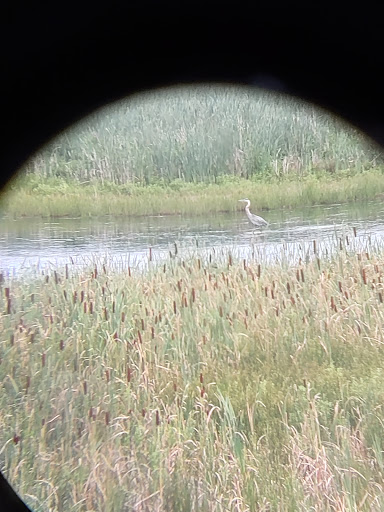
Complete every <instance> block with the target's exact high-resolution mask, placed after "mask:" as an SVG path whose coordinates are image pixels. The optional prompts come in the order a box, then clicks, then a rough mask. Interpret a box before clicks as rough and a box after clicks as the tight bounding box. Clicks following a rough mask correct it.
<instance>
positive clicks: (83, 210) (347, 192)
mask: <svg viewBox="0 0 384 512" xmlns="http://www.w3.org/2000/svg"><path fill="white" fill-rule="evenodd" d="M382 194H384V176H383V174H382V172H381V170H371V171H365V172H363V173H358V174H354V175H352V176H343V175H341V176H340V175H336V176H335V177H329V176H320V177H319V176H315V175H309V176H306V177H305V178H304V179H302V180H299V179H296V180H293V179H289V180H288V179H287V180H283V181H279V180H276V179H269V180H267V179H265V180H260V181H251V180H246V179H241V178H239V179H236V180H228V181H224V182H223V183H220V184H212V183H211V184H204V183H197V184H193V183H182V184H180V183H177V184H173V183H170V184H169V185H166V186H165V185H149V186H138V185H132V186H128V185H116V184H113V183H107V182H104V183H101V182H93V183H86V184H80V183H77V182H75V181H67V180H64V179H61V178H60V179H59V178H56V179H49V180H42V179H37V178H36V177H33V179H31V178H30V177H27V179H24V180H23V179H19V181H17V182H15V183H14V184H13V185H12V186H10V187H8V189H7V190H6V191H5V192H4V195H3V197H2V198H1V200H0V214H1V215H2V216H3V217H6V218H14V219H20V218H52V219H55V218H58V219H60V218H86V217H99V218H103V217H116V218H117V217H120V218H124V217H127V218H128V217H137V218H140V217H144V216H145V217H148V216H164V217H165V216H176V215H181V216H183V215H185V216H204V215H208V214H209V215H214V214H218V213H229V212H235V211H242V210H243V207H242V206H241V205H240V203H238V199H242V198H244V197H248V198H249V199H250V200H251V211H253V212H255V213H257V212H268V211H276V210H292V209H296V208H304V207H321V206H325V205H333V204H352V203H359V202H366V201H369V200H375V199H378V198H380V196H381V195H382Z"/></svg>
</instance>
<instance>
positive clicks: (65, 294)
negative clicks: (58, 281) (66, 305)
mask: <svg viewBox="0 0 384 512" xmlns="http://www.w3.org/2000/svg"><path fill="white" fill-rule="evenodd" d="M63 295H64V299H65V300H67V291H66V290H64V291H63Z"/></svg>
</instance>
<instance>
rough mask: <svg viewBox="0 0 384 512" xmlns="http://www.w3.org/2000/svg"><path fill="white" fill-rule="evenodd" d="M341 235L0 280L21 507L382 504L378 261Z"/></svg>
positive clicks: (4, 417)
mask: <svg viewBox="0 0 384 512" xmlns="http://www.w3.org/2000/svg"><path fill="white" fill-rule="evenodd" d="M345 247H346V246H344V245H342V246H341V248H340V249H339V251H338V253H337V254H336V255H335V256H334V257H332V258H330V259H328V260H324V259H321V258H319V257H318V254H319V251H318V246H317V245H316V244H314V245H313V258H311V260H310V261H308V262H307V263H304V262H302V261H299V262H298V263H297V264H296V265H294V266H288V265H287V266H284V265H274V266H271V267H268V268H265V267H264V266H263V265H261V264H259V263H257V262H254V263H247V262H245V261H236V260H235V259H234V258H233V256H231V254H228V257H227V259H226V262H225V264H224V263H220V262H215V261H214V258H207V259H206V260H204V261H203V260H202V259H201V258H199V257H197V256H196V257H194V258H191V259H189V260H187V261H186V260H182V259H180V257H179V255H176V254H174V255H173V257H172V258H170V259H169V261H166V262H165V263H164V264H161V265H156V266H153V267H152V266H151V265H150V266H149V270H148V272H146V273H140V274H139V273H135V272H134V271H132V270H130V269H127V270H126V271H125V272H120V273H116V272H113V271H111V270H109V269H108V267H106V266H102V265H100V266H97V267H94V268H92V269H90V270H89V271H82V272H81V273H77V274H72V271H71V268H68V267H67V268H66V269H63V270H61V271H59V270H57V271H54V272H52V273H50V274H49V275H46V276H42V277H41V278H38V279H32V280H29V281H23V282H19V281H17V280H11V281H5V282H2V285H1V293H0V309H1V331H2V338H1V345H0V348H1V359H0V376H1V382H2V393H1V395H0V411H1V412H0V418H1V425H2V428H1V431H0V436H1V443H0V460H1V466H2V469H3V470H4V471H5V474H6V475H7V477H8V478H9V480H10V481H11V482H12V484H14V485H15V487H16V489H17V490H18V491H19V492H20V493H21V494H22V495H23V496H24V497H25V498H26V499H27V501H28V503H29V504H30V505H31V506H32V507H33V508H34V509H35V510H49V511H64V510H69V509H71V510H78V511H86V510H95V511H108V510H110V511H112V510H122V511H123V510H126V511H128V510H137V511H154V510H157V511H163V510H169V511H174V510H178V511H190V510H201V511H210V512H211V511H224V510H225V511H227V510H234V511H254V510H260V511H272V510H274V511H287V510H295V511H296V510H302V511H307V510H329V511H350V510H362V511H364V510H366V511H372V510H377V511H379V510H382V509H383V506H384V498H383V496H384V493H383V491H384V489H383V477H384V459H383V449H384V441H383V435H382V434H383V421H384V409H383V407H384V406H383V404H384V391H383V390H384V358H383V350H384V348H383V347H384V334H383V333H384V284H383V279H384V277H383V270H384V259H383V254H382V253H379V252H378V253H368V252H364V253H358V254H356V253H348V252H347V251H346V249H345Z"/></svg>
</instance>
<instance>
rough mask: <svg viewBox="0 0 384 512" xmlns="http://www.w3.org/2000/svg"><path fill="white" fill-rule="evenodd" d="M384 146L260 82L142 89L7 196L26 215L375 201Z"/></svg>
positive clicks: (52, 146) (74, 136)
mask: <svg viewBox="0 0 384 512" xmlns="http://www.w3.org/2000/svg"><path fill="white" fill-rule="evenodd" d="M383 169H384V159H383V153H382V151H381V149H379V148H377V147H376V146H374V145H373V144H372V143H370V142H369V141H367V140H366V139H364V138H363V137H362V135H361V134H360V133H359V132H358V131H357V130H355V129H353V128H352V127H348V126H346V125H345V124H343V123H341V122H340V121H339V120H338V119H336V118H334V117H332V116H331V115H330V114H328V113H326V112H324V111H321V110H318V109H316V108H315V107H312V106H310V105H308V104H305V103H299V102H297V101H294V100H292V99H290V98H288V97H285V96H276V95H273V94H271V93H266V92H262V91H260V90H257V89H246V88H244V89H238V88H231V87H217V86H209V87H208V86H207V87H198V88H191V87H185V88H173V89H167V90H162V91H158V92H156V93H152V94H143V95H138V96H136V97H134V98H131V99H130V100H127V101H124V102H119V103H116V104H114V105H112V106H110V107H108V108H106V109H103V110H100V111H99V112H96V113H95V114H94V115H93V116H90V117H89V118H87V119H85V120H84V121H83V122H82V123H80V124H78V125H77V126H75V127H73V128H72V129H71V130H69V131H67V132H66V133H64V134H62V135H60V136H59V137H57V138H56V139H54V140H53V141H52V142H51V143H49V144H48V145H46V146H45V147H44V148H42V150H41V151H40V152H39V153H38V154H36V155H35V156H34V158H32V159H31V160H30V161H29V162H28V163H27V164H26V165H25V166H24V168H23V169H22V170H21V178H20V179H19V180H17V181H16V182H14V183H13V184H12V185H11V192H10V193H9V195H8V197H5V198H4V199H3V200H2V201H1V204H0V210H1V211H2V212H3V213H6V214H9V215H11V216H13V217H20V216H28V217H30V216H44V217H49V216H72V217H77V216H95V215H147V214H177V213H181V214H188V215H194V214H206V213H214V212H217V211H231V210H234V209H236V208H238V207H239V205H238V204H237V200H238V199H239V198H241V197H244V196H249V197H250V199H251V200H252V203H253V207H254V208H255V209H257V210H263V209H273V208H291V207H298V206H306V205H313V204H330V203H333V202H347V201H354V200H364V199H372V198H373V197H375V196H376V195H377V194H379V193H383V192H384V185H383V180H382V172H383Z"/></svg>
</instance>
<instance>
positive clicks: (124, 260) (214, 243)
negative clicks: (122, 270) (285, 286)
mask: <svg viewBox="0 0 384 512" xmlns="http://www.w3.org/2000/svg"><path fill="white" fill-rule="evenodd" d="M255 213H260V212H255ZM262 216H263V217H265V218H266V220H268V221H269V223H270V225H269V227H268V228H266V229H264V230H263V231H262V232H260V230H254V229H253V226H252V225H251V224H250V223H249V221H248V219H247V218H246V216H245V214H244V212H236V213H225V214H217V215H211V216H195V217H185V216H148V217H136V218H133V217H131V218H107V217H104V218H97V219H92V218H91V219H55V220H44V219H39V220H36V219H20V220H12V219H2V221H1V223H0V271H1V272H3V273H5V274H7V275H18V274H20V273H23V272H29V271H31V269H34V270H36V269H37V270H39V271H46V270H47V269H48V268H49V267H55V268H57V267H59V268H60V267H62V266H64V265H65V264H70V265H74V266H76V267H79V266H84V265H89V264H90V263H91V262H94V261H103V260H104V259H107V260H108V261H114V262H115V263H116V264H118V265H120V266H122V267H124V266H125V267H126V266H128V265H129V266H131V267H134V266H139V267H140V266H145V265H146V264H148V260H149V256H150V250H151V257H152V260H161V259H162V258H166V257H168V256H169V252H170V251H171V252H172V253H175V243H176V247H177V251H178V256H180V255H183V254H185V255H187V253H189V252H190V251H191V250H193V251H195V252H196V251H200V252H201V251H205V252H207V251H208V252H209V251H214V252H215V253H217V254H220V253H223V254H224V253H228V251H231V252H232V253H233V255H234V256H235V257H239V258H246V259H249V258H258V259H259V260H260V259H263V258H264V259H269V260H274V259H275V260H276V259H277V260H279V259H281V258H282V257H284V258H286V259H288V261H291V262H294V261H295V260H297V258H299V257H305V256H308V255H309V254H311V253H313V249H314V246H313V241H314V240H316V250H317V251H323V252H329V251H332V248H334V247H336V246H337V244H338V243H340V242H338V240H340V239H342V240H343V241H344V242H343V243H344V244H345V241H346V240H347V242H348V243H349V244H350V245H351V247H352V246H353V247H355V248H356V247H360V248H361V249H364V248H365V247H366V246H367V245H375V244H376V245H377V244H380V243H381V239H382V236H383V235H384V229H383V224H382V219H383V216H384V206H383V204H382V202H381V201H371V202H367V203H364V204H357V203H354V204H352V205H345V204H343V205H332V206H316V207H309V208H302V209H300V210H282V211H270V212H262ZM354 228H355V229H356V235H357V236H356V237H355V236H354ZM346 237H347V238H346Z"/></svg>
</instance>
